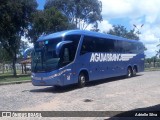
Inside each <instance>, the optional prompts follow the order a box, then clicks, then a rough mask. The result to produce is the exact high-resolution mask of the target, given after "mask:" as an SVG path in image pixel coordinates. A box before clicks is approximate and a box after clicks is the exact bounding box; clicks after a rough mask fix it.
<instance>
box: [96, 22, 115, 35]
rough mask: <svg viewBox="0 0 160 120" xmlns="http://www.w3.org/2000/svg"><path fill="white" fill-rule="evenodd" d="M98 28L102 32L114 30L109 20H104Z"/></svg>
mask: <svg viewBox="0 0 160 120" xmlns="http://www.w3.org/2000/svg"><path fill="white" fill-rule="evenodd" d="M98 28H99V29H100V32H104V31H105V32H107V31H109V30H110V29H112V28H113V27H112V24H110V23H109V22H108V21H107V20H103V21H102V22H100V23H99V24H98Z"/></svg>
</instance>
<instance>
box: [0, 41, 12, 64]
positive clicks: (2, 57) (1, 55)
mask: <svg viewBox="0 0 160 120" xmlns="http://www.w3.org/2000/svg"><path fill="white" fill-rule="evenodd" d="M10 60H11V57H10V56H9V54H8V53H7V51H6V50H5V49H4V48H3V46H2V44H0V63H3V64H4V63H6V62H7V61H10Z"/></svg>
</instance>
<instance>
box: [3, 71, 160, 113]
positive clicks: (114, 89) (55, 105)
mask: <svg viewBox="0 0 160 120" xmlns="http://www.w3.org/2000/svg"><path fill="white" fill-rule="evenodd" d="M0 91H1V92H0V111H14V110H16V111H17V110H18V111H19V110H20V111H21V110H26V111H52V110H54V111H56V110H58V111H127V110H134V109H138V108H144V109H145V108H146V107H153V108H154V107H155V109H160V71H154V72H143V73H139V74H138V76H136V77H133V78H127V79H124V78H112V79H105V80H101V81H96V82H90V83H89V84H88V85H87V86H86V87H84V88H81V89H79V88H77V87H76V86H69V87H65V88H60V89H55V88H54V87H47V86H45V87H37V86H33V85H32V84H31V83H23V84H14V85H4V86H0Z"/></svg>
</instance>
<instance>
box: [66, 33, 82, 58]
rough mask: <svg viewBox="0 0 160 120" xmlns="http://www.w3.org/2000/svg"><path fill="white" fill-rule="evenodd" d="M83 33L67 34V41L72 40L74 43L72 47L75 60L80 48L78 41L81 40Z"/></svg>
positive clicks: (72, 56)
mask: <svg viewBox="0 0 160 120" xmlns="http://www.w3.org/2000/svg"><path fill="white" fill-rule="evenodd" d="M80 37H81V35H67V36H65V39H64V40H65V41H72V42H73V43H72V45H71V46H70V47H71V48H70V49H71V51H70V52H71V60H72V61H73V60H74V58H75V54H76V51H77V48H78V43H79V40H80Z"/></svg>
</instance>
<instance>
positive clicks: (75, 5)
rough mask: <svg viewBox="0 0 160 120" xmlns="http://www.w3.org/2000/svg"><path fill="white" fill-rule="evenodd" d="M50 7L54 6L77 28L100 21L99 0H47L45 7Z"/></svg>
mask: <svg viewBox="0 0 160 120" xmlns="http://www.w3.org/2000/svg"><path fill="white" fill-rule="evenodd" d="M51 7H56V8H57V9H58V10H59V11H61V13H62V14H64V15H65V16H66V17H67V18H68V20H69V21H70V23H72V24H75V25H76V27H77V28H79V29H86V28H87V26H88V25H89V24H94V23H96V22H97V21H102V15H101V11H102V3H101V1H99V0H47V1H46V4H45V9H48V8H51Z"/></svg>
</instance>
